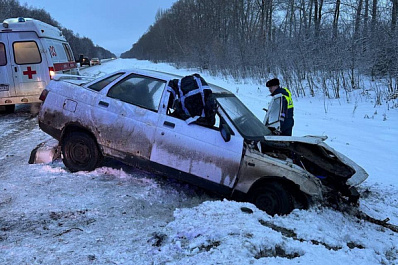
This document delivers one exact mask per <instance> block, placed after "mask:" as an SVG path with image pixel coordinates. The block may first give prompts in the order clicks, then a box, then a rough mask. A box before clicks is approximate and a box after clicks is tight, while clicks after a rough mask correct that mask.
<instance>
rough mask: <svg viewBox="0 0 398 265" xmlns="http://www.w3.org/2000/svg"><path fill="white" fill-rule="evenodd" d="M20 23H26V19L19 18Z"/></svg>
mask: <svg viewBox="0 0 398 265" xmlns="http://www.w3.org/2000/svg"><path fill="white" fill-rule="evenodd" d="M18 22H26V21H25V18H23V17H19V18H18Z"/></svg>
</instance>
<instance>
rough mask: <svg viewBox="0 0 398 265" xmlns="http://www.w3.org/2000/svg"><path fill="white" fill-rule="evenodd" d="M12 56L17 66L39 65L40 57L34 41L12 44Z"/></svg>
mask: <svg viewBox="0 0 398 265" xmlns="http://www.w3.org/2000/svg"><path fill="white" fill-rule="evenodd" d="M13 47H14V56H15V62H16V63H17V64H34V63H41V55H40V51H39V47H38V46H37V43H36V42H34V41H24V42H14V43H13Z"/></svg>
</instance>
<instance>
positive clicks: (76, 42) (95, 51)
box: [0, 0, 116, 59]
mask: <svg viewBox="0 0 398 265" xmlns="http://www.w3.org/2000/svg"><path fill="white" fill-rule="evenodd" d="M12 17H29V18H33V19H37V20H40V21H43V22H45V23H47V24H50V25H52V26H55V27H57V28H59V29H60V30H61V31H62V34H63V35H64V36H65V38H66V40H67V41H68V42H69V44H70V46H71V48H72V51H73V54H74V56H75V59H78V58H79V55H80V54H84V55H85V56H87V57H89V58H93V57H97V58H100V59H104V58H112V57H116V55H115V54H113V53H112V52H110V51H108V50H106V49H104V48H102V47H100V46H98V45H94V43H93V42H92V40H91V39H89V38H87V37H80V36H79V34H75V33H74V32H73V31H72V30H69V29H67V28H64V27H62V26H61V25H60V24H59V23H58V22H57V21H56V20H54V19H53V18H52V17H51V15H50V14H49V13H48V12H46V11H45V10H44V9H38V8H33V7H28V6H27V5H26V4H25V5H21V4H20V3H19V1H18V0H0V21H1V22H2V21H3V20H4V19H7V18H12Z"/></svg>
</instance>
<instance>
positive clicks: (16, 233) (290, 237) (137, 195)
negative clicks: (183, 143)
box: [0, 59, 398, 265]
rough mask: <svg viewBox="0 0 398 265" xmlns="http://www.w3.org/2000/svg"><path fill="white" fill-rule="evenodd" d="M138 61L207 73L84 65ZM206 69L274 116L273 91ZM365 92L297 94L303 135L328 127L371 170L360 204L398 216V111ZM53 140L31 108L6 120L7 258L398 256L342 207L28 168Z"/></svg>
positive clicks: (126, 170)
mask: <svg viewBox="0 0 398 265" xmlns="http://www.w3.org/2000/svg"><path fill="white" fill-rule="evenodd" d="M131 67H138V68H145V69H154V70H159V71H165V72H173V73H179V74H181V75H186V74H192V73H194V72H199V71H197V70H195V69H176V68H174V67H173V66H171V65H167V64H153V63H150V62H146V61H137V60H127V59H125V60H122V59H117V60H114V61H110V62H107V63H104V64H103V65H100V66H94V67H90V68H86V69H84V70H83V71H82V72H83V74H85V75H89V76H100V75H103V74H105V73H109V72H113V71H115V70H118V69H121V68H131ZM199 73H200V72H199ZM201 74H202V76H203V77H204V78H205V79H206V80H207V81H208V82H211V83H214V84H217V85H220V86H222V87H225V88H227V89H229V90H231V91H232V92H234V93H235V94H237V95H238V96H239V98H240V99H241V100H242V101H243V102H244V103H245V104H246V105H247V106H248V107H249V108H250V109H251V110H252V111H253V112H254V113H255V114H256V115H257V116H258V117H259V118H260V119H261V120H262V119H263V116H264V112H263V111H262V108H263V107H267V104H268V101H269V100H270V97H269V96H268V94H269V92H268V89H266V87H264V86H263V85H258V84H257V83H256V82H254V81H253V80H244V81H240V82H237V81H236V80H234V79H233V78H226V77H214V76H210V75H209V74H208V73H206V72H202V73H201ZM364 84H369V83H367V82H364ZM359 92H360V91H356V92H353V93H351V94H349V95H348V98H342V99H339V100H330V99H324V98H322V97H315V98H310V97H306V98H295V99H294V103H295V122H296V124H295V127H294V130H293V134H294V135H297V136H302V135H307V134H312V135H327V136H328V137H329V138H328V140H327V141H326V142H327V143H328V144H329V145H331V146H332V147H333V148H335V149H336V150H338V151H340V152H341V153H343V154H345V155H347V156H348V157H350V158H351V159H352V160H354V161H356V162H357V163H358V164H359V165H361V166H362V167H364V168H365V170H366V171H367V172H368V173H369V178H368V180H367V181H366V182H364V183H363V184H362V185H361V186H360V188H359V189H360V192H361V193H362V197H361V199H360V209H361V210H362V211H364V212H366V213H368V214H369V215H371V216H373V217H375V218H378V219H385V218H387V217H388V218H390V223H392V224H398V174H397V172H398V163H397V161H396V160H397V158H398V148H397V147H398V146H397V138H398V109H397V108H392V103H391V102H390V103H389V104H384V105H382V106H376V107H375V106H374V105H375V104H374V100H373V96H372V94H371V93H370V94H369V95H364V94H361V93H359ZM395 104H396V105H397V102H395ZM48 139H51V137H50V136H48V135H46V134H44V133H43V132H41V131H40V129H39V128H38V126H37V119H36V118H32V117H31V116H30V114H29V112H28V108H26V107H24V106H19V107H18V108H17V110H16V113H15V114H10V115H1V116H0V264H297V263H300V264H308V265H311V264H333V265H334V264H398V236H397V233H395V232H393V231H391V230H389V229H386V228H383V227H381V226H378V225H375V224H372V223H369V222H367V221H363V220H358V219H356V218H355V217H353V216H350V215H348V214H343V213H341V212H338V211H335V210H332V209H328V208H324V207H319V206H315V207H313V208H311V209H309V210H294V211H293V212H292V213H291V214H290V215H288V216H275V217H270V216H268V215H267V214H265V213H264V212H261V211H259V210H258V209H256V208H255V207H254V206H253V205H252V204H249V203H237V202H233V201H228V200H222V199H220V198H218V197H216V196H214V195H212V194H208V193H206V192H204V191H203V190H201V189H198V188H196V187H193V186H190V185H187V184H184V183H180V182H177V181H174V180H171V179H165V178H163V177H161V176H155V175H153V174H150V173H147V172H144V171H140V170H137V169H134V168H131V167H128V166H125V165H123V164H121V163H118V162H116V161H107V162H106V165H105V166H104V167H102V168H99V169H97V170H95V171H93V172H89V173H87V172H78V173H75V174H72V173H69V172H68V171H67V170H66V169H65V167H64V165H63V163H62V162H61V161H55V162H54V163H51V164H35V165H30V164H28V160H29V156H30V151H31V150H32V149H33V148H34V147H36V145H38V144H39V143H41V142H43V141H45V140H48ZM242 207H246V208H250V209H251V210H252V212H251V213H250V211H249V213H248V212H247V211H242Z"/></svg>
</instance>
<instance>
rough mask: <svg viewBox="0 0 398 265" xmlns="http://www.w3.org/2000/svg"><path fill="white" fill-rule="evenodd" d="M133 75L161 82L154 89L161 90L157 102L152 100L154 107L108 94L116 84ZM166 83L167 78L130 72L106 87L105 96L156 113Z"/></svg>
mask: <svg viewBox="0 0 398 265" xmlns="http://www.w3.org/2000/svg"><path fill="white" fill-rule="evenodd" d="M134 77H136V78H146V79H153V80H155V81H158V82H161V83H163V85H161V86H160V87H159V88H157V89H156V91H159V92H161V93H160V96H159V98H158V101H157V104H155V102H154V104H153V107H154V108H149V107H148V106H143V105H141V104H137V103H134V102H131V101H128V100H124V99H122V98H119V97H114V96H111V95H110V92H111V91H112V90H113V88H115V87H116V86H118V85H120V84H121V83H123V82H125V81H126V80H128V79H131V78H134ZM167 83H168V81H167V80H164V79H160V78H156V77H153V76H146V75H142V74H137V73H130V74H128V75H127V76H125V77H123V78H122V79H121V80H119V81H118V82H117V83H115V84H113V85H112V86H111V87H110V88H109V89H108V91H107V93H106V96H107V97H109V98H112V99H115V100H119V101H122V102H125V103H127V104H130V105H133V106H136V107H139V108H143V109H146V110H150V111H154V112H157V113H158V112H159V110H160V109H161V108H160V104H161V102H162V100H163V93H164V91H165V89H166V85H167ZM154 94H155V93H153V95H154ZM153 95H152V96H153Z"/></svg>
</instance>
